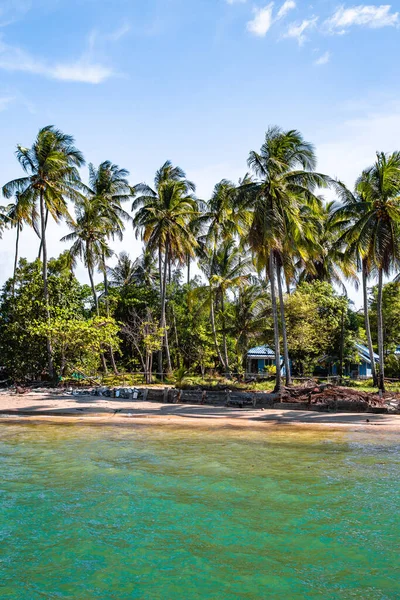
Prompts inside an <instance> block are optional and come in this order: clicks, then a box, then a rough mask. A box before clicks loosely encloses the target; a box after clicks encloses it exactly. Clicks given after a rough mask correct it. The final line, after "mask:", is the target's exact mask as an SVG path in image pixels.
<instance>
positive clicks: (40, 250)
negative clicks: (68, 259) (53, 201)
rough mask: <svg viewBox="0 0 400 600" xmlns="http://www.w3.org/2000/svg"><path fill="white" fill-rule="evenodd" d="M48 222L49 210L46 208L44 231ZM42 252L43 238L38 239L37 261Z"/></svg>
mask: <svg viewBox="0 0 400 600" xmlns="http://www.w3.org/2000/svg"><path fill="white" fill-rule="evenodd" d="M48 220H49V209H48V208H46V217H45V219H44V229H45V231H46V229H47V221H48ZM42 251H43V237H41V238H40V245H39V254H38V258H39V259H40V257H41V256H42Z"/></svg>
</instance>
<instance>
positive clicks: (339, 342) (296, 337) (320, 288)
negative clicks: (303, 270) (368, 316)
mask: <svg viewBox="0 0 400 600" xmlns="http://www.w3.org/2000/svg"><path fill="white" fill-rule="evenodd" d="M285 308H286V316H287V324H288V343H289V349H290V354H291V356H292V360H293V363H294V364H295V367H296V370H297V371H298V372H299V373H300V374H301V375H311V374H312V373H313V371H314V368H315V366H316V365H317V362H318V361H319V360H321V359H323V358H325V359H326V360H328V361H330V362H331V363H336V364H339V363H340V357H341V355H343V359H344V360H346V361H348V362H349V361H352V360H356V352H355V346H354V343H355V340H356V337H357V330H358V327H357V319H356V316H355V314H354V313H352V311H350V309H349V301H348V299H347V297H346V296H339V295H338V294H337V293H336V292H335V291H334V289H333V287H332V286H331V285H330V284H329V283H326V282H319V281H315V282H312V283H302V284H300V285H299V286H298V288H297V289H296V291H295V292H293V294H291V295H290V296H287V298H286V305H285ZM343 318H344V320H342V319H343ZM342 326H344V329H343V330H342ZM342 334H343V339H342Z"/></svg>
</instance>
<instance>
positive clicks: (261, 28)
mask: <svg viewBox="0 0 400 600" xmlns="http://www.w3.org/2000/svg"><path fill="white" fill-rule="evenodd" d="M294 8H296V2H294V0H285V2H284V3H283V4H282V6H281V7H280V9H279V10H278V12H277V13H276V16H275V17H274V16H273V9H274V2H270V3H269V4H267V6H264V8H255V9H253V12H254V18H253V19H252V20H251V21H249V22H248V23H247V30H248V31H250V33H253V34H254V35H257V36H259V37H264V36H265V35H266V34H267V32H268V31H269V30H270V28H271V26H272V25H273V24H274V23H275V22H276V21H279V20H280V19H283V18H284V17H285V16H286V15H287V13H288V12H289V11H291V10H293V9H294Z"/></svg>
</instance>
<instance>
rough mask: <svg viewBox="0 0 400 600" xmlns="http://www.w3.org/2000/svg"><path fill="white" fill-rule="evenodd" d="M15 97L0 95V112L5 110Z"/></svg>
mask: <svg viewBox="0 0 400 600" xmlns="http://www.w3.org/2000/svg"><path fill="white" fill-rule="evenodd" d="M13 100H15V98H14V97H13V96H3V97H1V96H0V112H1V111H3V110H6V109H7V108H8V107H9V105H10V104H11V102H13Z"/></svg>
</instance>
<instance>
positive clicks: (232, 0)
mask: <svg viewBox="0 0 400 600" xmlns="http://www.w3.org/2000/svg"><path fill="white" fill-rule="evenodd" d="M225 1H226V3H227V4H245V3H246V2H247V0H225Z"/></svg>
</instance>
